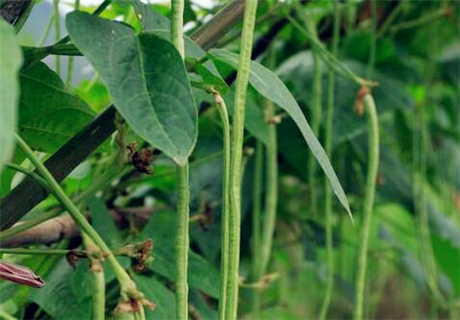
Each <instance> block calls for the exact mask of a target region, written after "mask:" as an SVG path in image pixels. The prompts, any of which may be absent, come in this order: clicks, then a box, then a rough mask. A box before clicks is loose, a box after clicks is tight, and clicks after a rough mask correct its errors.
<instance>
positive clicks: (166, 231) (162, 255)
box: [140, 211, 220, 298]
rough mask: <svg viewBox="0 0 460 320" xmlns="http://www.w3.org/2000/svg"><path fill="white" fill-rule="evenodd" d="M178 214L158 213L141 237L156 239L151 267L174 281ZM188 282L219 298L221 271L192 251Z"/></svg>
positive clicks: (190, 252)
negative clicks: (176, 216)
mask: <svg viewBox="0 0 460 320" xmlns="http://www.w3.org/2000/svg"><path fill="white" fill-rule="evenodd" d="M175 230H176V229H175V213H174V212H169V211H162V212H157V213H155V215H154V216H153V217H151V219H150V221H149V223H148V224H147V226H145V228H144V230H143V231H142V234H141V236H140V240H145V239H147V238H151V239H152V240H153V243H154V246H153V253H152V255H153V258H154V261H153V263H152V266H151V267H152V269H153V271H155V272H158V273H159V274H161V275H162V276H164V277H166V278H168V279H170V280H174V277H175V264H174V235H175ZM188 264H189V267H188V283H189V286H190V287H191V288H196V289H200V290H202V291H203V292H205V293H206V294H208V295H210V296H212V297H214V298H217V297H218V296H219V283H220V280H219V272H218V270H217V269H216V268H215V267H214V266H213V265H212V264H211V263H209V262H208V261H206V260H205V259H204V258H202V257H201V256H199V255H198V254H196V253H194V252H193V251H189V261H188Z"/></svg>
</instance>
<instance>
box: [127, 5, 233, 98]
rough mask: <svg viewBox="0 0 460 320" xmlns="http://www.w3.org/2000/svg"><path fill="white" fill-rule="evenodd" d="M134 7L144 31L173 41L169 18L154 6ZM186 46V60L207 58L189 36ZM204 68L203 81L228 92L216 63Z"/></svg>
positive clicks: (200, 71) (201, 71)
mask: <svg viewBox="0 0 460 320" xmlns="http://www.w3.org/2000/svg"><path fill="white" fill-rule="evenodd" d="M133 7H134V10H135V11H136V13H137V15H138V17H139V20H140V22H141V25H142V29H143V30H144V31H151V32H153V33H155V34H156V35H158V36H160V37H162V38H164V39H166V40H168V41H169V39H171V31H170V30H171V21H170V20H169V19H168V18H166V17H165V16H164V15H162V14H160V13H158V12H156V11H155V10H154V9H153V7H152V6H149V5H147V4H144V3H142V2H140V1H138V0H134V1H133ZM184 46H185V57H186V58H192V59H194V60H198V59H200V58H203V57H205V56H206V51H205V50H203V48H201V47H200V46H199V45H198V44H197V43H196V42H195V41H193V40H192V39H190V38H189V37H187V36H184ZM202 66H203V67H204V68H205V69H206V71H207V72H206V71H204V70H202V69H201V70H200V68H199V67H198V72H199V73H200V75H201V77H202V78H203V81H204V82H205V83H206V84H208V83H212V84H215V85H216V86H217V87H216V89H217V90H218V91H219V92H220V93H221V94H225V93H226V92H227V90H228V87H227V84H226V83H225V81H224V80H223V79H222V77H221V76H220V73H219V71H217V68H216V66H215V65H214V63H213V62H212V61H209V60H208V61H206V62H204V63H203V64H202Z"/></svg>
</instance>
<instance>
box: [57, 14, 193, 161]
mask: <svg viewBox="0 0 460 320" xmlns="http://www.w3.org/2000/svg"><path fill="white" fill-rule="evenodd" d="M66 25H67V30H68V31H69V35H70V37H71V39H72V41H73V42H74V43H75V45H76V46H77V48H78V49H79V50H80V51H82V52H83V53H84V54H85V56H86V57H87V58H88V59H89V60H90V61H91V63H92V64H93V66H94V67H95V68H96V70H97V71H98V72H99V73H100V75H101V77H102V79H103V80H104V82H105V83H106V84H107V86H108V89H109V92H110V95H111V96H112V99H113V102H114V105H115V107H116V108H117V110H118V111H119V112H120V114H121V115H122V116H123V118H124V119H125V120H126V121H127V122H128V123H129V124H130V126H131V128H132V129H133V131H134V132H136V133H137V134H138V135H139V136H140V137H142V138H143V139H145V140H146V141H147V142H149V143H150V144H151V145H153V146H154V147H155V148H158V149H159V150H161V151H162V152H164V153H165V154H166V155H167V156H169V157H171V158H172V159H173V160H174V161H175V162H176V163H178V164H180V165H182V164H184V163H185V162H186V160H187V158H188V156H189V155H190V153H191V152H192V149H193V147H194V145H195V142H196V138H197V117H198V116H197V109H196V105H195V101H194V99H193V95H192V91H191V89H190V83H189V80H188V76H187V73H186V70H185V66H184V64H183V62H182V59H181V57H180V55H179V53H178V52H177V50H176V49H175V48H174V46H173V45H172V44H171V43H170V42H169V41H166V40H164V39H162V38H160V37H159V36H156V35H154V34H151V33H141V34H138V35H136V34H135V33H134V31H133V30H132V29H131V28H130V27H128V26H126V25H123V24H121V23H118V22H115V21H108V20H105V19H102V18H99V17H96V16H92V15H89V14H86V13H83V12H73V13H70V14H68V15H67V19H66Z"/></svg>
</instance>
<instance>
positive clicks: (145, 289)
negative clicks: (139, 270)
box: [134, 275, 176, 320]
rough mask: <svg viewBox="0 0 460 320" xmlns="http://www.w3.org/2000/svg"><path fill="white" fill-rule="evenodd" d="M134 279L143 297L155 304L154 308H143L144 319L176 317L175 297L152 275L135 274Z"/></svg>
mask: <svg viewBox="0 0 460 320" xmlns="http://www.w3.org/2000/svg"><path fill="white" fill-rule="evenodd" d="M134 281H135V282H136V284H137V286H138V288H139V290H140V291H142V293H144V294H145V297H146V298H147V299H148V300H150V301H151V302H153V303H154V304H155V309H154V310H153V311H152V310H149V309H147V308H145V317H146V319H164V320H166V319H171V320H173V319H176V297H175V296H174V293H173V292H172V291H171V290H169V289H168V288H166V287H165V286H164V284H162V283H161V282H160V281H158V280H157V279H155V278H154V277H146V276H142V275H135V276H134Z"/></svg>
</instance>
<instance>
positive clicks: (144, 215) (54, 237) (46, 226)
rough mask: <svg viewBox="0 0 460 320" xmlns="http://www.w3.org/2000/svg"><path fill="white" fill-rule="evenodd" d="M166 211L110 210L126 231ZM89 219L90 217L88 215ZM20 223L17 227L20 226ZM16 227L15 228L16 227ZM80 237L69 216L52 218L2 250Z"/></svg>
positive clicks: (18, 236)
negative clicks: (153, 215)
mask: <svg viewBox="0 0 460 320" xmlns="http://www.w3.org/2000/svg"><path fill="white" fill-rule="evenodd" d="M161 210H164V207H159V208H155V209H154V210H153V209H149V208H144V207H140V208H114V209H112V210H109V214H110V216H111V218H112V219H113V220H114V222H115V224H116V225H117V227H118V228H120V229H126V228H128V227H129V226H130V224H131V223H134V227H135V228H136V229H139V230H141V229H142V227H143V226H145V225H146V223H147V221H148V220H149V218H150V216H151V215H152V214H154V213H155V212H159V211H161ZM86 216H87V217H88V216H89V214H88V215H86ZM20 223H22V222H19V223H18V224H16V225H19V224H20ZM16 225H15V226H16ZM79 236H80V231H79V229H78V227H77V225H76V224H75V222H74V221H73V219H72V217H71V216H69V215H68V214H66V215H62V216H59V217H55V218H52V219H50V220H48V221H45V222H43V223H40V224H39V225H36V226H35V227H32V228H30V229H27V230H25V231H23V232H20V233H18V234H16V235H14V236H12V237H11V238H9V239H6V240H2V242H1V243H0V247H1V248H17V247H23V246H26V245H32V244H44V245H51V244H53V243H57V242H60V241H62V240H64V239H67V240H70V239H74V238H76V237H79Z"/></svg>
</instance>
